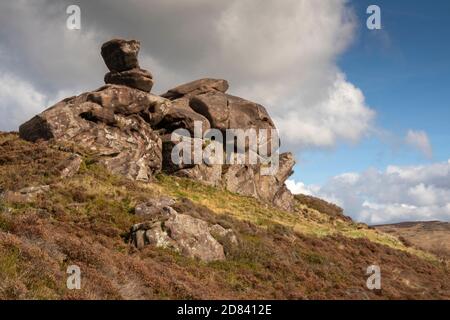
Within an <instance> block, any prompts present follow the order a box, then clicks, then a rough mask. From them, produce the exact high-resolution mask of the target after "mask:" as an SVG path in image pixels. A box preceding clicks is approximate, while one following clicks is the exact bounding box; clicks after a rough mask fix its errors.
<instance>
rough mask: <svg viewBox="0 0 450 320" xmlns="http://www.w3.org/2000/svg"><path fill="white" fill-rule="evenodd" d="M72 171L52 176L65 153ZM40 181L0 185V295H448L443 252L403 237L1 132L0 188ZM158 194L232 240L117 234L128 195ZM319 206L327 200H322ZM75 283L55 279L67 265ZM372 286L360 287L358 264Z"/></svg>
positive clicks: (129, 214) (128, 221)
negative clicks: (373, 280) (203, 246)
mask: <svg viewBox="0 0 450 320" xmlns="http://www.w3.org/2000/svg"><path fill="white" fill-rule="evenodd" d="M73 152H78V153H80V154H81V155H82V156H83V163H82V166H81V169H80V171H79V172H78V173H77V174H76V175H74V176H73V177H71V178H64V179H62V178H61V177H60V173H61V163H63V162H64V161H65V159H67V158H68V157H69V156H70V154H71V153H73ZM42 185H48V186H49V188H48V190H46V191H45V192H43V193H40V194H38V195H37V196H36V197H35V198H34V199H33V200H32V201H21V200H19V199H17V200H14V199H10V198H8V199H7V198H5V197H3V198H2V197H0V199H1V200H0V299H17V298H26V299H60V298H63V299H88V298H93V299H104V298H112V299H175V298H176V299H207V298H210V299H211V298H212V299H219V298H225V299H243V298H258V299H270V298H275V299H328V298H331V299H340V298H350V299H393V298H401V299H408V298H411V299H412V298H415V299H422V298H437V299H449V298H450V285H449V284H450V274H449V271H450V270H449V267H448V266H447V265H446V261H445V260H440V259H438V258H437V257H435V256H434V255H433V254H431V253H428V252H426V251H421V250H419V249H414V248H412V247H407V246H405V244H404V243H403V242H401V241H400V240H399V239H398V238H396V237H395V236H394V235H389V234H386V233H383V232H381V231H379V230H374V229H369V228H368V227H367V226H365V225H363V224H357V223H354V222H352V221H351V220H349V219H346V218H344V217H343V216H342V217H341V216H339V215H330V214H329V213H327V212H321V211H319V210H323V209H321V207H320V206H317V205H315V204H314V203H313V202H309V203H308V202H305V201H301V199H299V201H298V205H297V211H296V212H295V213H289V212H284V211H281V210H278V209H275V208H273V207H270V206H268V205H266V204H264V203H261V202H258V201H257V200H255V199H253V198H247V197H241V196H238V195H236V194H232V193H230V192H227V191H224V190H218V189H215V188H212V187H208V186H204V185H202V184H199V183H196V182H193V181H190V180H186V179H181V178H174V177H170V176H166V175H160V176H158V177H156V179H155V181H154V182H152V183H149V184H146V183H139V182H133V181H130V180H127V179H125V178H123V177H119V176H114V175H111V174H109V173H108V172H107V171H106V170H105V169H104V168H103V167H101V166H100V165H98V163H97V162H96V159H95V157H94V156H92V155H90V154H89V153H88V152H86V151H84V150H82V149H81V148H80V147H79V146H71V145H64V146H63V145H58V144H53V143H50V144H48V143H44V142H43V143H37V144H31V143H28V142H25V141H22V140H20V139H19V138H18V137H17V135H16V134H1V135H0V192H3V194H5V193H6V192H7V191H18V190H21V189H22V188H24V187H30V186H42ZM161 195H170V196H172V197H174V198H176V199H177V200H178V202H177V204H176V205H175V206H174V208H175V209H176V210H177V211H179V212H183V213H186V214H190V215H193V216H195V217H201V218H202V219H204V220H207V221H208V222H211V223H219V224H221V225H222V226H224V227H226V228H232V229H233V230H234V232H235V233H236V234H237V237H238V240H239V245H238V246H232V245H228V246H227V245H226V246H225V253H226V256H227V259H226V260H225V261H219V262H211V263H204V262H201V261H197V260H194V259H190V258H186V257H184V256H181V255H179V254H176V253H174V252H172V251H170V250H167V249H157V248H153V247H150V246H148V247H146V248H144V249H143V250H137V249H136V248H134V246H132V245H131V244H129V243H128V241H127V239H128V237H127V236H128V231H129V229H130V227H131V226H132V225H133V224H134V223H138V222H141V220H140V218H139V217H137V216H135V215H134V214H133V213H134V207H135V205H136V204H137V203H139V202H140V201H144V200H146V199H149V198H152V197H158V196H161ZM325 211H326V210H325ZM72 264H76V265H78V266H80V268H81V271H82V289H81V290H68V289H67V288H66V279H67V274H66V269H67V266H69V265H72ZM372 264H377V265H379V266H380V267H381V270H382V290H380V291H377V292H373V291H370V290H368V289H367V288H366V286H365V283H366V279H367V275H366V274H365V272H366V268H367V267H368V266H369V265H372Z"/></svg>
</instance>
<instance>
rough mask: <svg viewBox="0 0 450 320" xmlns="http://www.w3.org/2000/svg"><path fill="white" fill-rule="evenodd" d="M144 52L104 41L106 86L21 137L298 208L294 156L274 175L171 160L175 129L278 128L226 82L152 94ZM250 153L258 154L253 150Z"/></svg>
mask: <svg viewBox="0 0 450 320" xmlns="http://www.w3.org/2000/svg"><path fill="white" fill-rule="evenodd" d="M139 50H140V42H139V41H136V40H130V41H127V40H122V39H114V40H111V41H108V42H106V43H105V44H103V46H102V48H101V55H102V57H103V59H104V61H105V63H106V65H107V67H108V68H109V70H110V71H109V72H108V73H107V74H106V75H105V83H106V85H105V86H103V87H101V88H99V89H97V90H94V91H92V92H86V93H83V94H81V95H79V96H76V97H71V98H67V99H64V100H62V101H61V102H59V103H57V104H56V105H54V106H52V107H50V108H49V109H47V110H45V111H44V112H42V113H41V114H39V115H37V116H35V117H34V118H32V119H31V120H29V121H28V122H26V123H24V124H22V125H21V126H20V129H19V132H20V136H21V137H22V138H23V139H25V140H29V141H37V140H39V139H44V140H49V139H55V140H59V141H66V142H71V143H75V144H80V145H83V146H84V147H86V148H88V149H89V150H90V151H91V152H92V153H94V154H95V155H96V156H97V158H98V159H99V161H100V162H101V163H102V164H104V165H105V166H106V168H108V169H109V170H110V171H111V172H113V173H115V174H121V175H125V176H127V177H129V178H131V179H135V180H141V181H149V180H151V178H152V176H153V175H154V174H156V173H158V172H161V171H164V172H166V173H168V174H174V175H178V176H183V177H188V178H191V179H196V180H199V181H202V182H204V183H207V184H210V185H214V186H217V187H221V188H225V189H227V190H229V191H232V192H236V193H240V194H242V195H246V196H252V197H255V198H258V199H260V200H262V201H265V202H268V203H271V204H273V205H275V206H277V207H280V208H282V209H285V210H291V209H293V203H294V199H293V196H292V194H291V193H290V192H289V191H288V189H287V188H286V186H285V184H284V182H285V181H286V179H287V178H288V177H289V175H290V174H291V173H292V168H293V166H294V164H295V161H294V159H293V156H292V154H290V153H285V154H281V155H280V161H279V170H278V171H277V172H276V174H274V175H263V174H262V173H261V168H262V164H214V165H208V164H206V163H202V164H195V165H190V164H186V165H184V164H183V165H176V164H174V163H173V162H172V161H171V157H170V154H171V151H172V149H173V147H174V145H175V143H174V142H173V141H171V133H172V132H173V131H174V130H176V129H186V130H188V131H189V132H190V133H193V132H194V123H195V122H199V123H201V124H202V129H203V131H206V130H207V129H210V128H212V129H218V130H220V131H222V132H224V131H225V130H227V129H244V130H245V129H255V130H256V131H257V132H259V130H261V129H274V128H275V125H274V123H273V121H272V120H271V118H270V116H269V114H268V112H267V110H266V109H265V108H264V107H263V106H261V105H259V104H257V103H254V102H251V101H248V100H245V99H242V98H239V97H235V96H232V95H230V94H227V93H226V92H227V90H228V87H229V85H228V82H227V81H225V80H221V79H200V80H196V81H193V82H190V83H187V84H184V85H181V86H178V87H176V88H173V89H170V90H168V91H167V92H166V93H164V94H163V95H161V96H157V95H154V94H151V93H150V91H151V89H152V86H153V76H152V75H151V73H150V72H148V71H146V70H143V69H141V68H140V66H139V62H138V53H139ZM195 139H196V138H193V140H192V141H194V140H195ZM269 140H270V137H269V136H268V137H267V141H266V142H267V143H270V142H269ZM200 143H201V144H203V145H204V144H206V141H201V142H200ZM222 147H223V148H225V145H223V146H222ZM236 152H240V151H236ZM250 152H258V150H253V149H252V148H251V146H250ZM177 219H178V218H177ZM177 221H178V220H176V221H175V220H174V223H176V222H177ZM139 230H141V229H139ZM158 232H159V231H158Z"/></svg>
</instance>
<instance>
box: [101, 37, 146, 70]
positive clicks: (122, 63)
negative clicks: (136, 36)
mask: <svg viewBox="0 0 450 320" xmlns="http://www.w3.org/2000/svg"><path fill="white" fill-rule="evenodd" d="M140 48H141V43H140V42H139V41H137V40H124V39H112V40H110V41H108V42H105V43H104V44H103V45H102V48H101V54H102V57H103V60H105V63H106V66H107V67H108V69H109V70H111V71H117V72H121V71H125V70H130V69H134V68H139V62H138V54H139V50H140Z"/></svg>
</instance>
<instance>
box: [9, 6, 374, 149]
mask: <svg viewBox="0 0 450 320" xmlns="http://www.w3.org/2000/svg"><path fill="white" fill-rule="evenodd" d="M68 4H72V3H71V2H70V1H68V0H67V1H60V2H57V3H56V2H52V1H45V0H41V1H30V0H28V1H26V0H25V1H13V2H2V3H1V4H0V6H1V8H0V18H1V20H2V30H0V39H1V42H0V43H1V45H0V51H1V52H3V53H4V54H2V55H1V56H0V64H1V65H2V66H4V68H8V69H6V70H5V71H8V72H10V73H14V74H15V75H17V76H18V77H20V78H22V79H26V80H27V82H28V83H30V84H31V85H33V87H35V88H36V89H37V90H39V91H40V92H42V93H44V94H47V95H50V96H51V95H54V93H55V92H58V91H62V90H64V91H68V92H71V93H75V92H76V91H77V90H82V89H83V90H87V89H94V88H95V87H97V86H99V85H100V84H101V83H102V78H103V74H104V72H106V68H105V67H104V65H103V62H102V60H101V57H100V54H99V48H100V45H101V42H102V41H106V40H108V39H110V38H112V37H128V38H130V37H134V38H137V39H140V40H141V42H142V49H141V58H142V61H141V65H142V67H144V68H148V69H149V70H151V71H153V73H154V76H155V80H156V83H155V89H154V91H155V92H161V91H165V90H167V89H168V88H170V87H173V86H175V85H178V84H179V83H180V82H184V81H190V80H193V79H196V78H200V77H205V76H211V77H221V78H225V79H228V80H229V81H230V92H231V93H235V94H238V95H241V96H242V97H244V98H248V99H252V100H255V101H257V102H260V103H262V104H264V105H265V106H266V107H267V109H268V110H269V113H270V114H271V115H272V116H273V118H274V120H275V122H276V123H277V125H278V127H279V128H280V131H281V134H282V139H283V145H284V147H285V148H288V149H293V151H298V150H299V149H300V148H304V147H332V146H334V145H335V144H336V143H337V142H338V141H342V140H344V141H350V142H356V141H358V140H359V139H360V138H361V137H363V136H364V134H365V133H366V132H367V131H368V129H369V128H370V126H371V121H372V119H373V117H374V112H373V111H372V110H371V109H370V108H369V107H368V106H367V105H366V103H365V101H364V95H363V93H362V92H361V90H359V89H358V88H357V87H356V86H354V85H353V84H351V83H350V82H348V81H347V80H346V78H345V74H344V73H343V72H342V71H341V70H339V68H338V67H337V65H336V63H335V61H336V59H337V57H338V56H339V55H340V54H341V53H342V52H343V51H344V50H345V49H346V48H347V47H348V45H349V44H350V43H351V41H352V38H353V33H354V29H355V18H354V15H353V12H352V10H351V8H350V7H349V6H348V5H347V1H346V0H330V1H310V0H284V1H278V0H268V1H259V0H248V1H239V0H230V1H206V0H189V1H183V2H180V1H168V0H155V1H152V2H151V3H149V2H148V1H144V0H135V1H133V2H130V3H129V4H127V5H126V6H125V5H124V4H123V2H122V1H117V0H108V1H105V0H98V1H82V0H80V1H78V2H77V4H79V5H80V7H81V18H82V29H81V30H80V31H68V30H67V29H66V28H65V20H66V18H67V15H66V13H65V8H66V7H67V5H68ZM37 31H38V32H39V37H36V32H37ZM5 53H7V54H5ZM5 57H7V58H5ZM11 125H14V126H16V127H17V126H18V125H19V123H18V122H17V120H16V119H13V120H12V121H11ZM2 129H5V127H3V126H1V127H0V130H2ZM294 148H296V149H294Z"/></svg>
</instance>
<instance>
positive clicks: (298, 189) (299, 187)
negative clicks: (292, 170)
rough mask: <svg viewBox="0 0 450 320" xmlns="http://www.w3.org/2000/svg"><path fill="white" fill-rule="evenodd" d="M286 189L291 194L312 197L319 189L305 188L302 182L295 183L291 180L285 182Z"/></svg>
mask: <svg viewBox="0 0 450 320" xmlns="http://www.w3.org/2000/svg"><path fill="white" fill-rule="evenodd" d="M286 187H287V188H288V189H289V190H290V191H291V192H292V193H293V194H306V195H313V194H314V192H316V191H318V190H319V187H314V186H306V185H305V184H304V183H303V182H300V181H298V182H296V181H295V180H292V179H288V180H286Z"/></svg>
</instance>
